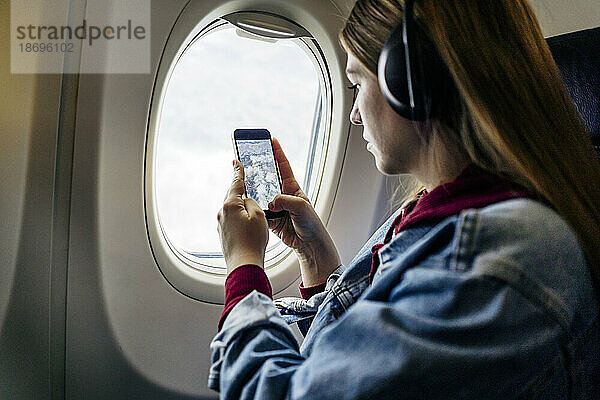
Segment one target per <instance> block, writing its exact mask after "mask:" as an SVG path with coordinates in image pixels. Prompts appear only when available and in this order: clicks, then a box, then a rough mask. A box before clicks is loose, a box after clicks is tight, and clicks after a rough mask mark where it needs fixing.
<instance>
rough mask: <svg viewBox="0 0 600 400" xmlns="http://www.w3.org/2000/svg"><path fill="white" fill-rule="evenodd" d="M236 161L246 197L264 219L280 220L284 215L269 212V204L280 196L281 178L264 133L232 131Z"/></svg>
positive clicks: (250, 130) (269, 136) (251, 130)
mask: <svg viewBox="0 0 600 400" xmlns="http://www.w3.org/2000/svg"><path fill="white" fill-rule="evenodd" d="M233 147H234V149H235V156H236V158H237V159H238V160H239V161H240V162H241V163H242V165H243V166H244V173H245V183H246V196H247V197H250V198H251V199H254V201H256V202H257V203H258V205H259V206H260V208H262V210H263V211H264V212H265V216H266V217H267V219H275V218H281V217H283V216H285V215H286V214H287V211H285V210H283V211H278V212H273V211H270V210H269V206H268V204H269V202H271V201H272V200H273V199H274V198H275V196H277V195H278V194H281V174H280V173H279V166H278V165H277V160H276V159H275V153H274V151H273V142H271V133H270V132H269V131H268V130H267V129H236V130H235V131H234V132H233Z"/></svg>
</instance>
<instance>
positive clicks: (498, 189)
mask: <svg viewBox="0 0 600 400" xmlns="http://www.w3.org/2000/svg"><path fill="white" fill-rule="evenodd" d="M517 197H529V198H535V197H536V196H535V194H533V193H532V192H530V191H528V190H527V189H525V188H523V187H522V186H520V185H517V184H515V183H512V182H510V181H507V180H505V179H503V178H501V177H499V176H496V175H493V174H490V173H489V172H487V171H485V170H484V169H482V168H480V167H478V166H477V165H475V164H469V166H467V167H466V168H465V169H464V170H463V171H462V172H461V173H460V175H459V176H458V177H457V178H456V179H455V180H453V181H452V182H449V183H445V184H443V185H440V186H437V187H436V188H435V189H433V190H432V191H431V192H427V190H423V194H422V197H421V198H420V199H419V200H418V201H417V203H416V204H415V206H414V208H413V209H412V211H411V212H410V213H409V214H408V215H406V217H404V218H402V219H401V220H400V221H399V223H398V224H394V225H395V228H394V233H398V232H400V231H401V230H402V229H404V228H406V227H408V226H411V225H414V224H416V223H418V222H422V221H431V220H441V219H443V218H446V217H449V216H451V215H454V214H457V213H459V212H460V211H462V210H465V209H468V208H481V207H485V206H487V205H489V204H493V203H496V202H499V201H502V200H508V199H512V198H517Z"/></svg>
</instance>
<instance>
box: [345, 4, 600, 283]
mask: <svg viewBox="0 0 600 400" xmlns="http://www.w3.org/2000/svg"><path fill="white" fill-rule="evenodd" d="M403 5H404V1H403V0H358V1H357V2H356V3H355V5H354V7H353V9H352V11H351V13H350V16H349V17H348V20H347V22H346V25H345V27H344V29H343V30H342V31H341V32H340V42H341V43H342V46H343V47H344V49H345V50H346V51H347V52H350V53H351V54H353V55H354V56H355V57H356V58H357V59H358V60H359V61H360V62H361V63H362V64H363V66H364V67H365V68H366V69H367V70H368V71H369V72H370V73H371V74H373V75H374V76H375V77H377V61H378V58H379V54H380V52H381V50H382V48H383V44H384V43H385V40H386V39H387V37H388V35H389V34H390V32H391V30H392V29H393V28H394V27H395V26H396V25H397V24H398V23H399V22H401V20H402V12H403ZM413 19H414V20H415V24H414V25H415V26H416V27H417V32H416V34H415V35H414V36H415V40H416V41H417V46H418V48H419V52H420V55H419V57H421V58H424V59H425V60H431V59H437V60H440V62H441V63H442V64H443V65H444V68H447V71H448V72H449V76H451V79H452V80H453V81H454V82H453V83H454V87H455V93H454V95H453V96H451V98H453V101H448V102H447V103H448V106H447V107H446V109H445V110H444V112H443V113H442V114H440V115H435V116H432V120H434V121H432V122H431V124H430V127H432V126H434V127H436V126H437V127H441V128H442V129H430V130H429V132H428V135H429V136H430V137H431V138H432V140H440V141H442V142H444V143H445V144H447V145H450V146H453V147H454V148H456V149H457V151H459V152H461V153H462V154H465V155H467V157H468V158H469V159H470V160H471V161H472V162H473V163H475V164H477V165H478V166H480V167H482V168H483V169H485V170H488V171H490V172H492V173H495V174H497V175H500V176H503V177H505V178H507V179H509V180H511V181H513V182H515V183H518V184H520V185H521V186H524V187H525V188H527V189H529V190H530V191H532V192H533V193H536V194H537V195H538V196H540V197H541V198H543V199H545V200H546V201H547V202H549V203H550V204H551V205H552V206H553V207H554V209H555V210H556V211H557V212H558V213H559V214H560V215H561V216H562V217H563V218H564V219H565V220H566V221H567V223H568V224H569V225H570V227H571V228H572V229H573V231H574V232H575V234H576V235H577V237H578V239H579V241H580V243H581V245H582V248H583V250H584V253H585V256H586V261H587V264H588V267H589V269H590V272H591V274H592V278H593V281H594V283H595V285H596V287H597V288H598V287H600V161H599V159H598V157H597V155H596V153H595V151H594V148H593V146H592V142H591V139H590V134H589V132H588V130H587V128H586V127H585V124H584V122H583V120H582V118H581V116H580V115H579V113H578V112H577V109H576V108H575V106H574V105H573V102H572V101H571V98H570V96H569V94H568V92H567V91H566V89H565V86H564V84H563V82H562V79H561V75H560V71H559V69H558V67H557V65H556V63H555V62H554V59H553V58H552V55H551V53H550V50H549V48H548V45H547V44H546V41H545V40H544V37H543V35H542V32H541V29H540V26H539V24H538V21H537V19H536V17H535V15H534V13H533V10H532V9H531V7H530V6H529V4H528V3H527V1H526V0H487V1H480V0H445V1H444V4H443V5H442V6H440V4H439V1H437V0H417V1H415V4H414V14H413ZM425 64H426V63H425ZM442 133H443V135H442ZM421 189H422V186H420V187H418V188H417V189H416V190H414V191H413V192H412V193H411V195H410V196H409V198H408V199H407V201H406V202H405V203H407V202H409V201H414V197H415V195H416V194H417V193H418V192H420V191H421Z"/></svg>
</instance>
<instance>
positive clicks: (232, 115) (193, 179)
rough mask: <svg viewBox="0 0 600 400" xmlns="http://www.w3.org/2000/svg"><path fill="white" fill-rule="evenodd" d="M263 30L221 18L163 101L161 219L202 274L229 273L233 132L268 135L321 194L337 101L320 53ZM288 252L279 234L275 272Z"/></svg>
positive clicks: (172, 79) (196, 43) (272, 246)
mask: <svg viewBox="0 0 600 400" xmlns="http://www.w3.org/2000/svg"><path fill="white" fill-rule="evenodd" d="M270 18H273V17H272V16H270ZM287 23H288V24H289V22H287ZM256 31H257V30H256V29H254V30H253V31H246V30H242V29H240V28H238V27H236V26H234V25H233V24H231V23H229V22H227V21H225V20H222V19H220V20H218V21H215V22H214V23H213V24H211V25H210V26H208V27H207V28H205V29H204V30H203V31H202V32H200V34H199V35H198V36H197V37H196V38H195V39H194V40H193V41H192V42H191V43H189V44H188V45H187V47H186V48H185V50H184V51H183V52H182V53H181V56H180V57H179V58H178V60H176V62H175V65H174V66H173V67H172V69H171V74H170V76H169V77H168V78H167V79H168V80H167V83H166V85H165V89H164V94H163V97H162V105H161V113H160V116H159V124H158V131H157V144H156V159H155V163H156V165H155V169H154V171H155V175H154V179H155V180H154V192H155V198H156V205H157V213H158V217H159V221H160V226H161V229H162V232H163V235H164V236H165V238H166V239H167V242H168V243H169V245H170V247H171V248H172V249H173V250H174V251H176V252H177V253H179V254H180V255H183V256H184V257H185V259H186V261H188V263H189V264H190V265H192V266H193V267H196V268H199V269H201V270H209V271H211V272H217V273H224V268H225V263H224V259H223V255H222V253H221V246H220V243H219V237H218V233H217V212H218V210H219V209H220V208H221V206H222V203H223V200H224V197H225V195H226V192H227V190H228V188H229V186H230V184H231V178H232V176H233V170H232V167H231V160H232V159H233V158H234V151H233V147H232V141H231V137H232V133H233V131H234V130H235V129H237V128H266V129H268V130H269V131H270V132H271V135H272V136H273V137H276V138H277V139H278V140H279V142H280V143H281V145H282V147H283V149H284V151H285V152H286V155H287V157H288V159H289V161H290V164H291V166H292V168H293V170H294V174H295V177H296V180H297V181H298V182H299V183H300V185H301V187H302V189H303V190H304V191H305V192H306V193H307V195H308V196H309V197H310V198H311V200H314V199H315V198H316V195H317V192H318V181H319V179H320V174H321V172H322V166H323V162H324V160H323V154H324V153H325V152H324V149H323V147H324V144H325V143H326V137H325V128H324V126H323V125H324V124H322V121H323V120H325V118H326V116H325V115H324V113H326V112H327V110H328V107H327V104H328V95H327V93H330V89H329V88H328V87H327V85H325V82H328V79H326V77H325V71H326V69H325V68H324V67H323V66H324V62H323V60H322V59H320V57H319V51H318V50H319V49H318V46H317V44H316V42H315V41H314V39H312V38H310V37H295V38H286V39H274V38H272V37H266V36H265V37H263V36H260V35H258V34H257V33H255V32H256ZM287 251H288V250H287V248H286V247H285V246H284V245H283V244H282V243H281V242H280V241H279V239H278V238H277V237H276V236H275V235H273V234H272V233H271V234H270V239H269V244H268V246H267V256H266V262H267V265H266V266H267V268H268V267H269V265H270V264H271V265H273V264H274V263H275V262H276V261H277V259H278V258H281V256H282V254H283V253H285V252H287ZM286 254H287V253H286Z"/></svg>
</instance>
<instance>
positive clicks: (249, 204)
mask: <svg viewBox="0 0 600 400" xmlns="http://www.w3.org/2000/svg"><path fill="white" fill-rule="evenodd" d="M244 204H245V207H246V211H247V212H248V215H249V216H250V217H253V216H261V215H262V218H265V212H264V211H263V210H262V209H261V208H260V206H259V205H258V203H257V202H256V201H254V199H251V198H249V197H248V198H246V199H244Z"/></svg>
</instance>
